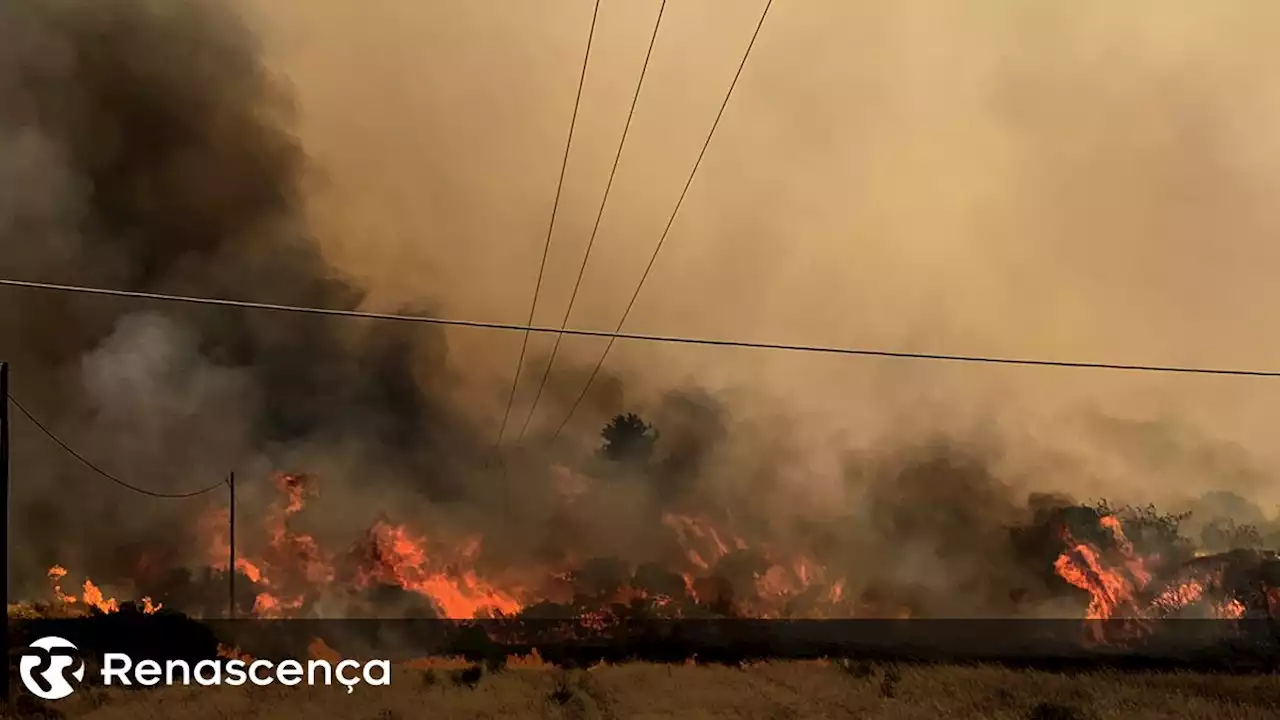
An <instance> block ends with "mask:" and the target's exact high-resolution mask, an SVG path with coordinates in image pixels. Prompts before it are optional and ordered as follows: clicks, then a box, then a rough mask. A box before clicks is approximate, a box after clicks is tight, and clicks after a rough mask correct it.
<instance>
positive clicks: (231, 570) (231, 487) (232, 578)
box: [227, 471, 236, 620]
mask: <svg viewBox="0 0 1280 720" xmlns="http://www.w3.org/2000/svg"><path fill="white" fill-rule="evenodd" d="M227 497H228V505H227V508H228V512H227V516H228V522H227V524H228V527H227V538H228V539H229V542H228V543H227V544H228V545H230V546H231V549H230V551H229V553H228V557H227V593H228V597H227V599H228V601H229V603H228V605H227V617H228V618H230V619H232V620H235V619H236V474H235V472H234V471H233V472H232V473H231V474H230V475H228V476H227Z"/></svg>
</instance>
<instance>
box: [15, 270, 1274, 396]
mask: <svg viewBox="0 0 1280 720" xmlns="http://www.w3.org/2000/svg"><path fill="white" fill-rule="evenodd" d="M5 286H8V287H20V288H31V289H38V290H53V291H60V292H71V293H82V294H87V295H105V296H111V297H122V298H137V299H140V300H157V301H161V302H172V303H185V304H189V305H212V306H218V307H233V308H242V309H245V310H268V311H271V312H292V313H302V314H307V315H325V316H331V317H345V318H353V319H362V320H384V321H393V322H409V323H422V324H425V325H442V326H445V327H466V328H476V329H484V330H507V331H514V332H529V333H535V334H544V335H555V334H564V335H570V336H575V337H594V338H608V339H610V340H635V341H638V342H651V343H666V344H671V345H704V346H710V347H729V348H741V349H747V350H779V351H786V352H800V353H819V354H824V355H846V356H858V357H877V358H889V359H898V360H938V361H948V362H962V363H980V364H987V365H1026V366H1033V367H1057V368H1076V369H1081V370H1129V371H1136V372H1157V373H1177V374H1184V375H1230V376H1240V377H1266V378H1280V370H1242V369H1237V368H1211V367H1199V366H1190V365H1184V366H1179V365H1140V364H1128V363H1113V362H1079V361H1074V360H1039V359H1033V358H1012V357H996V356H990V355H957V354H951V353H924V352H907V351H898V350H873V349H869V348H849V347H838V346H832V345H801V344H794V343H776V342H760V341H752V340H728V339H720V338H705V337H689V336H684V335H652V334H647V333H632V332H621V331H612V332H611V331H609V330H584V329H581V328H557V327H550V326H545V325H518V324H515V323H497V322H485V321H483V320H455V319H452V318H438V317H431V316H428V315H398V314H393V313H374V312H364V311H361V310H336V309H333V308H317V307H307V306H305V305H275V304H271V303H258V302H249V301H245V300H223V299H220V298H202V297H193V296H190V295H164V294H160V293H149V292H140V291H134V290H111V289H107V288H97V287H89V286H86V285H58V284H55V283H43V282H32V281H29V280H10V279H4V278H0V287H5Z"/></svg>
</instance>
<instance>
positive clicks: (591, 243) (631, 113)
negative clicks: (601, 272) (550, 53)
mask: <svg viewBox="0 0 1280 720" xmlns="http://www.w3.org/2000/svg"><path fill="white" fill-rule="evenodd" d="M666 9H667V0H662V5H660V6H659V7H658V19H657V20H655V21H654V23H653V35H651V36H650V37H649V49H648V50H646V51H645V54H644V65H642V66H641V67H640V79H639V80H637V81H636V91H635V94H633V95H632V96H631V109H630V110H628V111H627V122H626V124H625V125H623V126H622V139H621V140H619V141H618V152H617V154H615V155H614V156H613V167H612V168H610V170H609V181H608V182H607V183H606V184H605V186H604V196H603V197H601V198H600V208H599V210H597V211H596V221H595V225H593V226H592V227H591V238H590V239H589V240H588V241H587V249H586V252H584V253H583V255H582V264H581V265H579V266H578V278H577V280H575V281H574V283H573V293H572V294H570V295H569V306H568V307H566V308H565V310H564V319H562V320H561V321H560V327H562V328H564V327H568V325H569V316H570V314H572V313H573V305H574V303H575V302H576V301H577V299H578V290H579V288H581V287H582V277H583V276H584V275H585V274H586V272H587V262H588V261H589V260H590V259H591V249H592V248H593V247H595V244H596V235H597V233H599V232H600V220H601V219H602V218H603V217H604V208H605V205H606V204H608V202H609V191H610V190H612V189H613V178H614V176H615V175H616V174H617V173H618V164H619V163H620V162H621V160H622V149H623V148H624V147H626V144H627V133H628V132H629V131H630V130H631V120H632V118H634V117H635V114H636V104H637V103H638V102H639V101H640V90H641V89H642V88H643V87H644V78H645V74H646V73H648V71H649V59H650V58H652V57H653V46H654V43H656V42H657V40H658V29H659V28H660V27H662V16H663V14H664V13H665V12H666ZM532 321H533V319H532V318H530V322H532ZM563 339H564V335H563V334H560V333H557V334H556V342H555V345H554V346H552V348H551V357H550V359H548V360H547V367H546V368H545V369H544V370H543V371H542V379H541V380H539V381H538V392H537V393H536V394H534V396H533V403H532V404H530V405H529V414H528V415H526V416H525V418H524V424H523V425H522V426H521V427H520V435H519V436H517V438H516V439H517V441H518V440H520V439H522V438H524V434H525V431H527V430H528V429H529V422H530V421H531V420H533V414H534V412H535V411H536V410H537V409H538V401H539V400H541V399H542V392H543V390H545V389H546V387H547V379H548V378H550V377H551V368H552V366H553V365H555V362H556V354H557V353H559V352H560V341H561V340H563Z"/></svg>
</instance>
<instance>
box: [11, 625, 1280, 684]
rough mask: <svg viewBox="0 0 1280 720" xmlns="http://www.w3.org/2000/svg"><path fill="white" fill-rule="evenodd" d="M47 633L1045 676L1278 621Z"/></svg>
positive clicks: (242, 648)
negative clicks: (1001, 669) (1018, 671)
mask: <svg viewBox="0 0 1280 720" xmlns="http://www.w3.org/2000/svg"><path fill="white" fill-rule="evenodd" d="M46 635H56V636H59V637H63V638H66V639H68V640H70V641H71V642H73V643H75V644H76V645H77V647H79V648H80V650H81V651H82V653H83V656H84V657H85V658H86V659H88V660H90V661H92V660H93V658H94V657H100V656H101V655H102V654H103V653H106V652H123V653H126V654H129V655H130V656H131V657H135V658H148V659H154V660H157V661H160V662H164V661H167V660H185V661H188V662H198V661H200V660H206V659H217V658H219V657H228V656H229V654H232V655H234V656H237V657H240V656H250V657H254V658H263V659H271V660H277V661H278V660H280V659H288V658H292V659H304V660H305V659H307V658H308V657H311V658H315V657H317V656H318V655H319V656H323V655H325V654H328V655H339V656H343V657H352V658H370V657H377V658H383V659H388V660H392V661H395V662H410V661H413V660H419V659H424V658H440V657H446V658H458V659H466V660H468V661H470V662H475V663H483V664H487V665H490V666H495V665H502V664H504V663H505V662H506V659H507V658H511V657H529V656H535V655H536V656H537V657H538V658H540V659H541V660H542V662H544V663H546V664H550V665H557V666H560V667H567V668H572V667H591V666H593V665H597V664H600V663H608V664H622V663H628V662H649V663H687V662H690V661H692V662H695V663H698V664H723V665H742V664H748V663H753V662H770V661H788V660H813V659H842V658H843V659H856V660H860V661H872V662H893V663H922V664H963V665H971V664H984V665H990V664H994V665H1001V666H1006V667H1011V668H1025V669H1036V670H1046V671H1054V672H1060V671H1072V670H1098V669H1103V668H1109V669H1114V670H1121V671H1138V670H1150V671H1161V670H1169V671H1173V670H1179V671H1196V672H1212V673H1231V674H1258V673H1263V674H1271V673H1275V672H1280V623H1278V622H1276V621H1274V620H1163V621H1149V622H1145V623H1139V622H1137V621H1133V620H1124V621H1121V620H1113V621H1083V622H1082V621H1079V620H813V621H807V620H806V621H773V620H737V619H735V620H645V621H633V622H620V623H617V624H615V625H612V626H609V627H604V628H601V627H588V626H587V625H584V624H583V623H582V622H581V621H543V620H477V621H444V620H266V621H264V620H242V621H227V620H210V621H197V620H193V619H190V618H188V617H186V616H183V615H181V614H177V613H168V612H160V613H156V614H140V613H132V612H121V613H112V614H101V615H93V616H89V617H81V618H61V619H33V620H19V621H11V624H10V638H9V639H10V647H11V648H12V651H11V664H12V663H13V661H14V658H15V657H16V653H18V652H20V651H21V648H22V647H25V646H26V644H28V643H29V642H30V641H31V640H34V639H35V638H38V637H43V636H46Z"/></svg>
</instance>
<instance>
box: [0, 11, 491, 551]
mask: <svg viewBox="0 0 1280 720" xmlns="http://www.w3.org/2000/svg"><path fill="white" fill-rule="evenodd" d="M290 121H291V107H290V105H289V97H288V95H287V94H286V93H284V92H283V91H282V90H281V87H280V84H279V82H278V81H277V79H276V78H273V77H271V76H270V75H269V74H268V73H267V71H266V70H265V69H264V67H263V65H262V63H261V61H260V48H259V47H258V45H257V41H256V40H255V38H254V36H253V34H252V33H251V32H250V31H249V30H248V28H246V27H245V26H244V25H243V24H242V23H241V21H240V19H239V18H238V17H237V16H236V15H235V14H234V12H233V11H232V10H230V9H229V8H228V7H227V5H226V4H225V3H221V2H214V1H203V0H202V1H197V2H178V3H157V2H149V1H148V0H125V1H124V2H112V3H86V2H75V1H70V0H53V1H49V0H38V1H37V0H16V1H15V2H8V3H4V5H3V6H2V7H0V178H2V180H0V246H2V247H3V252H2V253H0V275H3V276H4V277H16V278H23V279H32V280H41V281H49V282H58V283H83V284H87V285H95V286H106V287H112V288H122V289H129V290H143V291H151V292H162V293H178V294H190V295H198V296H209V297H222V298H239V299H250V300H255V301H261V302H271V303H285V304H297V305H314V306H321V307H330V308H354V307H357V306H358V305H359V303H360V301H361V297H362V294H361V291H360V289H359V288H357V287H355V286H354V285H352V284H351V283H349V282H346V281H344V280H343V279H342V278H341V277H339V276H338V275H337V273H336V272H335V271H334V269H333V268H332V267H330V266H329V265H328V264H327V263H326V262H325V260H324V259H323V258H322V257H321V255H320V253H319V251H318V249H317V246H316V244H315V243H314V242H313V241H312V240H311V238H310V237H308V234H307V227H306V223H305V220H304V218H303V216H302V209H301V198H300V193H299V187H300V182H301V181H302V179H303V178H304V174H305V173H306V172H307V171H308V167H307V158H306V156H305V154H304V152H303V150H302V148H301V147H300V146H299V143H298V142H297V141H296V139H295V138H294V137H293V136H292V135H291V134H290V131H289V127H290ZM0 354H2V355H3V357H4V359H5V360H7V361H10V362H12V363H13V375H12V376H13V383H14V393H15V395H17V396H18V397H19V399H20V400H22V401H23V402H24V404H25V405H26V406H28V407H29V409H31V410H32V411H33V412H35V413H37V414H38V415H39V416H40V417H41V419H42V420H44V421H46V422H47V423H48V424H49V425H50V426H51V427H52V428H54V429H55V431H57V432H59V433H64V434H65V435H66V436H67V437H66V439H67V440H68V441H71V442H73V443H74V444H75V445H76V446H77V447H78V448H80V449H82V450H83V451H84V452H85V453H86V454H87V455H89V456H90V457H93V458H94V459H95V460H96V461H99V462H100V463H101V464H102V465H103V466H105V467H108V468H111V469H112V470H113V471H114V472H117V473H118V474H120V475H121V476H124V477H127V478H128V479H129V480H130V481H132V482H136V483H138V484H144V485H146V486H147V487H150V488H154V489H157V490H161V491H182V490H186V489H190V488H193V487H197V486H201V485H207V484H209V483H210V482H211V481H216V480H217V479H218V478H219V477H221V476H222V475H223V474H225V473H226V472H227V471H228V470H230V469H233V468H237V467H239V468H240V469H241V470H242V471H243V470H252V469H261V468H262V467H264V466H266V465H272V464H276V463H283V462H286V461H287V460H289V459H291V458H297V457H306V458H307V460H308V462H310V463H312V464H319V465H321V466H322V467H323V466H324V465H326V464H331V466H332V467H335V468H336V467H341V466H342V465H347V466H361V465H360V463H361V461H368V462H365V463H364V464H363V467H364V468H365V470H364V472H363V473H362V476H361V477H360V478H359V482H360V483H362V484H363V485H364V487H365V489H366V490H367V491H368V492H369V493H371V494H376V492H377V487H378V486H379V484H380V483H382V482H384V481H385V480H386V478H388V477H402V478H412V482H411V483H403V484H402V485H401V487H403V486H405V485H409V486H411V488H412V489H413V490H415V491H420V493H421V494H422V495H424V496H429V497H432V498H435V499H450V498H457V497H458V496H459V495H460V494H462V493H464V492H465V487H464V483H463V480H462V479H463V478H465V477H467V475H468V474H469V470H468V468H465V467H461V466H459V464H458V463H459V462H462V460H461V459H463V458H468V459H475V458H478V457H479V448H480V447H481V445H482V444H483V441H482V440H481V439H480V438H479V437H478V436H477V435H476V434H475V432H474V431H473V430H472V428H470V427H469V426H468V424H467V423H466V421H465V420H464V419H463V418H462V417H461V416H460V415H458V414H457V413H455V412H453V411H452V410H451V409H450V408H449V406H448V405H447V404H445V403H444V402H443V401H441V400H439V399H438V397H437V395H438V392H437V391H439V390H441V389H444V388H445V387H446V385H447V383H448V375H447V372H446V369H445V366H444V361H445V356H446V349H445V348H444V346H443V344H442V342H441V341H440V339H439V338H438V337H437V336H436V334H435V333H433V332H432V331H431V330H429V329H424V328H414V329H413V330H411V331H405V330H404V329H402V328H388V327H386V326H378V327H372V326H362V325H360V324H358V323H350V322H349V321H338V322H335V321H331V320H323V319H316V318H312V317H307V316H292V315H287V314H262V313H254V312H244V313H241V312H235V311H228V310H226V309H219V308H191V307H182V306H172V305H155V304H145V303H139V302H134V301H124V300H112V299H104V298H101V297H92V296H75V295H64V294H52V293H43V292H32V291H22V290H6V291H4V301H3V304H2V305H0ZM15 424H17V423H15ZM15 434H16V435H15V445H16V450H15V454H16V456H15V463H14V485H15V493H16V495H17V497H18V502H19V507H20V508H21V509H22V512H21V513H20V516H19V524H18V527H16V528H15V532H14V536H15V537H19V538H23V539H24V550H25V551H27V552H28V553H31V554H33V555H39V556H40V557H39V559H38V562H39V563H44V564H47V563H48V562H49V561H50V560H51V559H52V558H51V557H50V554H49V550H50V549H51V548H52V547H53V546H55V545H56V546H57V547H58V548H59V549H65V548H67V547H81V548H92V547H101V546H102V545H103V544H111V543H114V542H115V540H114V539H113V538H110V537H109V535H110V534H111V533H114V532H118V531H120V530H121V529H124V531H125V532H128V530H127V529H128V528H133V529H135V530H142V529H144V528H145V529H147V530H148V532H151V531H154V528H152V527H149V526H151V525H152V524H153V523H154V522H158V521H159V520H161V519H164V518H171V519H172V518H177V517H180V516H182V513H181V512H180V511H176V510H175V508H173V507H170V506H165V507H160V506H159V505H157V503H165V502H167V501H155V500H148V499H146V498H139V497H137V496H134V495H131V494H128V493H126V492H123V491H119V490H118V489H117V488H112V487H104V485H105V481H102V480H101V479H99V478H95V477H89V476H87V475H88V473H87V471H86V470H85V469H84V468H82V467H79V466H76V465H75V464H74V463H72V462H69V461H68V460H67V459H66V458H65V457H60V456H59V455H58V454H57V453H56V452H54V451H52V450H51V449H50V448H51V446H50V445H49V444H48V443H47V442H46V441H44V440H42V439H41V438H40V437H39V436H38V435H37V434H36V433H35V432H33V431H32V430H31V429H30V428H29V427H28V426H21V427H17V428H16V429H15ZM375 459H376V461H375ZM244 479H245V482H246V487H248V488H249V489H250V490H251V489H252V482H251V481H253V480H254V478H252V477H245V478H244ZM112 526H119V527H118V528H113V527H112ZM52 528H58V529H59V530H57V531H56V532H52V531H51V529H52ZM59 535H62V536H63V537H60V538H59V537H58V536H59ZM81 560H88V558H81ZM76 561H77V558H65V559H63V560H62V562H76ZM28 569H30V568H28Z"/></svg>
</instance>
